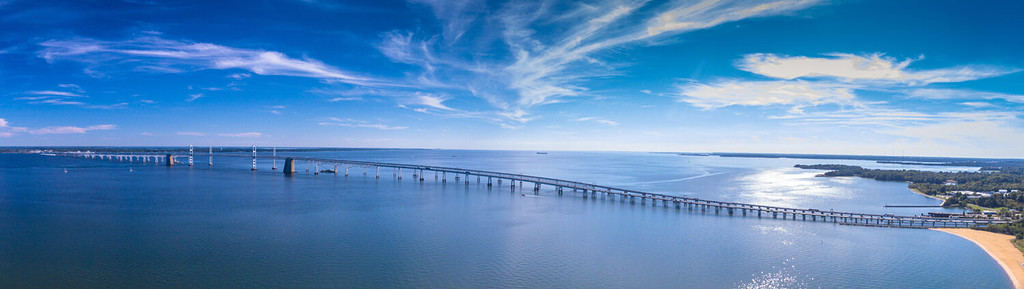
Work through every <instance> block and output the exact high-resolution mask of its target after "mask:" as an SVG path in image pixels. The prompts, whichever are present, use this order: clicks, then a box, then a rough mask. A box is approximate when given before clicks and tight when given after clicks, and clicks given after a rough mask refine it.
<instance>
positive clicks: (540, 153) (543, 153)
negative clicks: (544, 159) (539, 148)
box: [537, 152, 548, 155]
mask: <svg viewBox="0 0 1024 289" xmlns="http://www.w3.org/2000/svg"><path fill="white" fill-rule="evenodd" d="M537 154H538V155H546V154H548V152H537Z"/></svg>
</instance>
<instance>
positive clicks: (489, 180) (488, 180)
mask: <svg viewBox="0 0 1024 289" xmlns="http://www.w3.org/2000/svg"><path fill="white" fill-rule="evenodd" d="M487 187H488V188H489V187H491V177H487Z"/></svg>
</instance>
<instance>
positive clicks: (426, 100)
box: [412, 93, 455, 110]
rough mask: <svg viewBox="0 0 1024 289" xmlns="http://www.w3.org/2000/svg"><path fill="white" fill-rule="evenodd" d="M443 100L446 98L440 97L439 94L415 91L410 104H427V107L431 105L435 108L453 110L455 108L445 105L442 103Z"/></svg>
mask: <svg viewBox="0 0 1024 289" xmlns="http://www.w3.org/2000/svg"><path fill="white" fill-rule="evenodd" d="M445 100H447V99H445V98H444V97H441V96H437V95H433V94H429V93H417V94H416V96H415V98H413V103H412V104H415V105H422V106H428V107H432V108H436V109H441V110H455V109H453V108H451V107H448V106H447V105H445V104H444V102H445Z"/></svg>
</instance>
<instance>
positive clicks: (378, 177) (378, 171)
mask: <svg viewBox="0 0 1024 289" xmlns="http://www.w3.org/2000/svg"><path fill="white" fill-rule="evenodd" d="M376 168H377V179H380V167H376ZM363 174H364V175H365V174H366V170H365V169H364V170H363Z"/></svg>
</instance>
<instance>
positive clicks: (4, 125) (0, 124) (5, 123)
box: [0, 118, 7, 128]
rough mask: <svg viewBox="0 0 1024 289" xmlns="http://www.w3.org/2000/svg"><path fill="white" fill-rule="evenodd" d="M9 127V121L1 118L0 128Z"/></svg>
mask: <svg viewBox="0 0 1024 289" xmlns="http://www.w3.org/2000/svg"><path fill="white" fill-rule="evenodd" d="M5 127H7V120H6V119H2V118H0V128H5Z"/></svg>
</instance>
